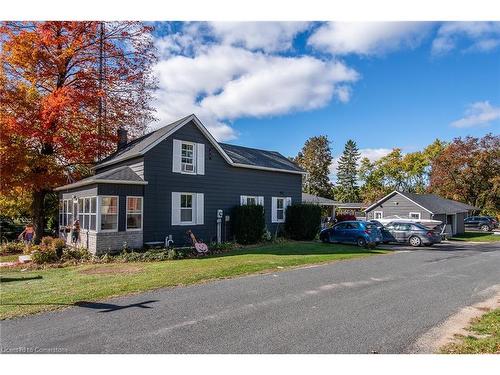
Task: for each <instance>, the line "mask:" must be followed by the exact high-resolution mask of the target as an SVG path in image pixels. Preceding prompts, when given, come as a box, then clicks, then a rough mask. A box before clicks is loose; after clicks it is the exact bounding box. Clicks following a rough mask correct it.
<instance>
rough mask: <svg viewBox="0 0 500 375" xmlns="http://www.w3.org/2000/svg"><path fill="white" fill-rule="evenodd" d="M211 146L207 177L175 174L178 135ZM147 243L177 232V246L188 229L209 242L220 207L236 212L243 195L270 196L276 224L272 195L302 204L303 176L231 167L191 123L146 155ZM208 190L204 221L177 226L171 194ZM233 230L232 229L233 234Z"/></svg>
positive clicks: (267, 200) (266, 206)
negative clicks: (173, 145) (172, 221)
mask: <svg viewBox="0 0 500 375" xmlns="http://www.w3.org/2000/svg"><path fill="white" fill-rule="evenodd" d="M174 138H175V139H179V140H185V141H191V142H197V143H204V144H205V175H186V174H179V173H173V172H172V153H173V150H172V144H173V142H172V140H173V139H174ZM144 179H145V180H146V181H148V185H146V186H144V196H145V198H144V241H145V242H149V241H163V240H164V239H165V237H166V236H167V235H169V234H172V235H173V238H174V241H175V244H176V245H182V244H184V243H185V242H186V234H185V232H186V230H187V229H192V230H193V232H194V233H195V235H196V236H197V237H199V238H201V239H203V240H205V241H211V240H213V239H214V238H215V236H216V225H217V224H216V213H217V209H222V210H224V214H225V215H226V214H230V213H231V209H232V208H233V207H234V206H236V205H239V204H240V195H258V196H264V209H265V214H266V224H267V226H268V228H269V230H271V231H274V230H275V225H273V224H271V197H273V196H287V197H292V203H300V202H301V179H302V176H301V175H299V174H291V173H282V172H272V171H262V170H254V169H248V168H237V167H232V166H230V165H229V164H228V163H227V162H226V161H225V160H224V159H223V158H222V156H221V155H220V154H219V153H218V151H217V150H216V149H215V148H214V147H213V146H212V145H211V144H210V142H209V141H208V140H207V139H206V138H205V137H204V135H203V134H202V133H201V132H200V131H199V130H198V128H197V127H196V126H195V125H194V124H192V123H189V124H187V125H185V126H184V127H182V128H181V129H179V130H178V131H177V132H176V133H174V134H173V135H172V136H170V137H169V138H167V139H166V140H164V141H163V142H161V143H160V144H159V145H157V146H156V147H154V148H152V149H151V150H150V151H148V152H147V153H146V154H145V155H144ZM173 191H174V192H189V193H204V195H205V197H204V205H205V210H204V215H205V216H204V223H205V224H204V225H193V226H191V227H187V226H171V210H172V206H171V192H173ZM229 230H230V228H229V227H228V228H227V232H229Z"/></svg>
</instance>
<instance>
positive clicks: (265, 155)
mask: <svg viewBox="0 0 500 375" xmlns="http://www.w3.org/2000/svg"><path fill="white" fill-rule="evenodd" d="M190 121H193V123H194V124H195V125H196V126H197V127H198V129H199V130H200V131H201V132H202V133H203V135H204V136H205V137H206V138H207V139H208V140H209V141H210V143H211V144H212V145H213V146H214V147H215V149H216V150H217V151H218V152H219V153H220V154H221V156H222V157H223V158H224V160H226V162H227V163H228V164H230V165H232V166H233V167H241V168H251V169H262V170H270V171H279V172H288V173H298V174H305V171H304V170H303V169H301V168H300V167H299V166H297V165H296V164H295V163H293V162H292V161H290V160H288V159H287V158H286V157H284V156H283V155H281V154H280V153H278V152H275V151H265V150H258V149H254V148H248V147H242V146H233V145H228V144H224V143H218V142H217V141H216V140H215V138H214V137H213V136H212V134H210V132H209V131H208V130H207V129H206V128H205V126H204V125H203V124H202V123H201V121H200V120H199V119H198V118H197V117H196V115H194V114H191V115H189V116H186V117H183V118H181V119H180V120H177V121H175V122H172V123H171V124H168V125H166V126H164V127H162V128H159V129H157V130H155V131H153V132H151V133H149V134H146V135H144V136H142V137H139V138H137V139H134V140H133V141H131V142H129V143H128V144H127V145H126V146H125V147H124V148H123V149H121V150H119V151H117V152H115V153H113V154H111V155H109V156H108V157H107V158H105V159H103V160H102V161H101V162H100V163H98V164H97V165H96V166H95V167H104V166H107V165H112V164H115V163H118V162H120V161H124V160H127V159H132V158H135V157H138V156H142V155H144V154H145V153H146V152H148V151H149V150H150V149H152V148H153V147H155V146H156V145H157V144H159V143H160V142H162V141H163V140H165V139H166V138H167V137H168V136H170V135H172V134H173V133H174V132H176V131H177V130H179V129H180V128H182V127H183V126H184V125H186V124H188V123H189V122H190ZM95 167H94V168H95Z"/></svg>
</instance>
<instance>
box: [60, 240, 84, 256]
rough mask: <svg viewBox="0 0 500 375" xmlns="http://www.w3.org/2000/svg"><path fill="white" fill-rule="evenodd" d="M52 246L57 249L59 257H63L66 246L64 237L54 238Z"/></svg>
mask: <svg viewBox="0 0 500 375" xmlns="http://www.w3.org/2000/svg"><path fill="white" fill-rule="evenodd" d="M52 248H53V249H54V250H55V252H56V255H57V257H58V258H61V257H62V256H63V254H64V250H65V248H66V242H65V241H64V240H63V239H62V238H54V240H53V241H52ZM85 251H86V250H85ZM86 252H87V251H86ZM87 253H88V252H87Z"/></svg>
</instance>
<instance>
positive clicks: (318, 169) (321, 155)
mask: <svg viewBox="0 0 500 375" xmlns="http://www.w3.org/2000/svg"><path fill="white" fill-rule="evenodd" d="M332 160H333V157H332V151H331V150H330V141H329V140H328V137H327V136H326V135H320V136H317V137H311V138H309V139H308V140H307V141H306V143H305V144H304V147H302V150H301V151H300V152H299V154H298V155H297V157H296V158H295V159H294V161H295V162H296V163H297V164H299V165H300V166H301V167H302V168H303V169H304V170H305V171H306V172H307V176H306V177H305V178H304V180H303V185H302V191H303V192H304V193H308V194H313V195H318V196H321V197H325V198H333V186H332V183H331V181H330V178H329V174H330V165H331V164H332Z"/></svg>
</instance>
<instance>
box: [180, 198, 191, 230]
mask: <svg viewBox="0 0 500 375" xmlns="http://www.w3.org/2000/svg"><path fill="white" fill-rule="evenodd" d="M192 222H193V194H181V223H192Z"/></svg>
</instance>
